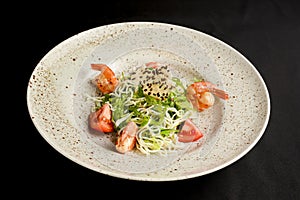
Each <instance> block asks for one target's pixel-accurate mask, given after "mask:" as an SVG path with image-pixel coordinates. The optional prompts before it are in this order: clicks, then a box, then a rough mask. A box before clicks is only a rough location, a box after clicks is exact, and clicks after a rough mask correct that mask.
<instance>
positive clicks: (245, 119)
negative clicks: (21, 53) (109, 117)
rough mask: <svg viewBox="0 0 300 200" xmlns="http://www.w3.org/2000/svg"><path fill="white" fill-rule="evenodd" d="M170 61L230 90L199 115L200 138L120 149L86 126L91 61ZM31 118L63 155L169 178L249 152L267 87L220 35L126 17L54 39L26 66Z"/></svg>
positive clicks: (259, 131)
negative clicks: (168, 149)
mask: <svg viewBox="0 0 300 200" xmlns="http://www.w3.org/2000/svg"><path fill="white" fill-rule="evenodd" d="M151 61H157V62H161V63H169V64H170V65H171V66H172V69H171V71H172V72H173V74H175V75H176V76H178V77H179V78H181V79H182V80H187V81H190V80H193V78H195V77H196V78H199V77H202V78H205V79H206V80H208V81H211V82H213V83H215V84H217V85H218V86H219V87H220V88H222V89H224V90H225V91H227V92H228V93H229V100H227V101H226V102H225V101H223V100H220V99H217V101H216V104H215V105H214V107H213V108H212V109H209V110H207V111H206V112H203V113H201V115H199V117H198V120H196V124H197V126H199V127H201V129H202V130H205V131H204V132H205V135H204V138H203V139H202V140H201V141H200V142H196V143H192V144H190V145H188V147H187V148H185V149H184V150H180V151H178V152H176V153H175V154H172V155H169V156H148V157H147V156H141V155H136V154H134V153H128V154H125V155H123V154H120V153H118V152H116V151H115V150H114V147H113V144H112V143H111V141H110V140H109V139H107V137H106V136H105V135H104V134H103V135H102V136H101V135H100V136H99V135H94V134H91V133H90V131H89V130H88V124H87V116H88V113H89V112H90V108H91V103H92V102H89V101H87V100H86V98H85V97H86V94H88V95H93V93H94V92H95V91H94V89H95V88H92V87H91V86H90V84H88V82H89V80H90V79H91V78H92V77H93V76H94V75H95V74H94V73H95V72H93V71H92V70H91V69H90V64H91V63H97V62H99V63H106V64H108V65H109V66H110V67H111V68H112V69H113V70H114V71H115V72H116V73H121V72H122V71H127V70H129V71H130V70H133V69H134V68H135V67H137V66H140V65H142V64H143V63H146V62H151ZM27 105H28V109H29V113H30V116H31V119H32V121H33V123H34V125H35V126H36V128H37V130H38V131H39V132H40V134H41V136H42V137H43V138H44V139H45V140H46V141H47V142H48V143H49V144H50V145H51V146H52V147H53V148H54V149H56V150H57V151H59V152H60V153H61V154H63V155H64V156H66V157H67V158H69V159H70V160H72V161H74V162H76V163H78V164H80V165H82V166H83V167H86V168H88V169H91V170H94V171H96V172H99V173H103V174H107V175H110V176H114V177H119V178H126V179H131V180H142V181H172V180H181V179H187V178H192V177H197V176H201V175H204V174H208V173H212V172H214V171H217V170H219V169H222V168H224V167H226V166H228V165H230V164H232V163H234V162H235V161H237V160H238V159H240V158H241V157H242V156H244V155H245V154H246V153H247V152H249V151H250V150H251V149H252V148H253V147H254V146H255V144H256V143H257V142H258V141H259V140H260V138H261V137H262V135H263V133H264V131H265V129H266V126H267V124H268V120H269V115H270V99H269V94H268V90H267V87H266V85H265V83H264V81H263V79H262V77H261V75H260V74H259V72H258V71H257V70H256V68H255V67H254V66H253V65H252V64H251V63H250V62H249V61H248V60H247V59H246V58H245V57H244V56H243V55H241V54H240V53H239V52H238V51H236V50H235V49H234V48H232V47H231V46H229V45H227V44H225V43H224V42H222V41H220V40H218V39H216V38H214V37H212V36H209V35H207V34H205V33H202V32H200V31H196V30H193V29H190V28H186V27H182V26H178V25H173V24H165V23H157V22H154V23H153V22H127V23H118V24H111V25H106V26H101V27H96V28H93V29H90V30H87V31H84V32H82V33H79V34H77V35H75V36H73V37H71V38H68V39H67V40H65V41H63V42H61V43H60V44H58V45H57V46H56V47H54V48H53V49H52V50H51V51H49V52H48V53H47V54H46V55H45V56H44V57H43V58H42V59H41V61H40V62H39V63H38V65H37V66H36V68H35V70H34V71H33V73H32V75H31V77H30V80H29V83H28V90H27Z"/></svg>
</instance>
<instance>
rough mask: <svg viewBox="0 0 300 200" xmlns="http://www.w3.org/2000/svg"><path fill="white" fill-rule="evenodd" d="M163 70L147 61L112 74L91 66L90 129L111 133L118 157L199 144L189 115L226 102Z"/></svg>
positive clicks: (212, 90)
mask: <svg viewBox="0 0 300 200" xmlns="http://www.w3.org/2000/svg"><path fill="white" fill-rule="evenodd" d="M169 67H170V66H169V65H167V64H162V63H158V62H149V63H145V64H144V65H142V66H140V67H139V68H137V69H136V70H134V71H133V72H131V73H128V74H124V73H122V74H121V75H120V76H116V75H115V73H114V72H113V71H112V70H111V69H110V67H109V66H107V65H105V64H91V68H92V69H94V70H98V71H100V74H99V75H97V76H96V77H95V78H94V79H93V83H94V84H95V86H97V88H98V90H99V95H97V96H93V97H90V98H92V100H93V101H94V103H95V104H94V107H93V108H92V111H91V113H90V114H89V119H88V122H89V126H90V128H92V129H94V130H96V131H99V132H102V133H106V134H114V135H115V137H116V142H115V147H116V150H117V151H118V152H120V153H126V152H129V151H132V150H138V151H139V152H141V153H143V154H146V155H149V154H152V153H159V154H165V153H167V152H169V151H174V150H177V149H178V148H180V147H181V146H182V144H186V143H190V142H196V141H198V140H200V139H201V138H202V137H203V133H202V132H201V131H200V129H199V128H198V127H197V126H196V125H195V124H194V123H193V119H192V116H193V114H194V113H195V112H202V111H204V110H205V109H208V108H209V107H211V106H213V104H214V101H215V99H214V98H215V97H214V96H217V97H220V98H222V99H224V100H227V99H228V98H229V97H228V94H227V93H226V92H225V91H223V90H221V89H218V88H217V87H216V86H215V85H213V84H212V83H210V82H207V81H203V80H198V81H196V82H194V83H191V84H189V86H188V87H186V86H185V85H184V84H183V82H182V81H181V80H180V79H179V78H177V77H173V76H172V73H171V71H170V69H169Z"/></svg>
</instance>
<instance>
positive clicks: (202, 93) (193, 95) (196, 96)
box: [187, 81, 229, 111]
mask: <svg viewBox="0 0 300 200" xmlns="http://www.w3.org/2000/svg"><path fill="white" fill-rule="evenodd" d="M214 95H216V96H218V97H220V98H222V99H224V100H227V99H228V98H229V96H228V94H227V93H226V92H225V91H223V90H221V89H219V88H217V86H216V85H214V84H212V83H210V82H207V81H198V82H195V83H192V84H191V85H190V86H188V88H187V97H188V99H189V100H190V102H191V103H192V104H193V106H194V108H195V109H197V110H198V111H203V110H205V109H207V108H209V107H211V106H212V105H214V102H215V97H214Z"/></svg>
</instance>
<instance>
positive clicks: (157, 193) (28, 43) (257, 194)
mask: <svg viewBox="0 0 300 200" xmlns="http://www.w3.org/2000/svg"><path fill="white" fill-rule="evenodd" d="M18 6H19V9H20V10H22V11H21V12H14V13H15V14H16V15H18V17H17V18H16V19H15V18H14V20H15V21H13V24H15V26H14V27H11V29H10V30H12V32H13V33H12V34H11V36H13V38H12V40H11V41H12V42H16V41H17V42H18V44H15V45H14V47H13V48H14V51H18V52H20V51H21V52H20V54H18V56H14V60H10V62H11V61H13V62H14V63H17V67H14V68H13V67H11V69H13V72H11V73H14V74H15V75H14V76H13V77H12V78H13V82H14V84H17V85H16V86H15V87H17V88H19V90H20V88H21V93H20V92H16V91H15V90H13V93H14V94H15V93H17V94H18V95H17V97H14V98H13V99H14V100H16V101H18V103H14V105H11V106H10V107H12V108H11V109H12V110H13V112H10V114H11V115H9V116H10V118H9V121H10V122H13V125H12V126H13V129H12V131H10V133H12V134H11V135H10V136H11V137H13V140H11V141H12V144H13V147H10V148H8V149H7V148H6V149H5V151H4V152H5V154H6V155H7V153H9V154H8V155H9V156H8V157H9V158H8V160H7V162H6V164H5V165H6V166H8V168H9V170H12V169H13V171H12V173H10V172H9V171H7V174H6V175H5V172H4V175H3V176H5V177H8V181H7V184H6V186H7V187H9V188H11V189H14V190H13V191H15V192H9V194H10V195H19V194H20V195H21V196H22V195H23V196H22V197H47V196H51V195H52V196H53V197H59V196H61V195H62V194H66V195H67V196H68V197H72V196H75V197H76V196H77V195H82V194H83V195H87V196H86V197H88V196H89V195H95V197H97V198H98V199H103V198H104V196H108V198H111V197H114V198H117V199H121V198H145V197H146V198H147V197H149V199H157V198H160V197H163V198H168V199H177V198H184V199H230V200H232V199H251V200H253V199H264V200H265V199H300V181H299V178H300V173H299V171H300V156H299V150H300V140H299V139H300V128H299V127H300V126H299V125H300V120H299V119H300V118H299V111H300V109H299V108H300V106H299V99H300V89H299V86H300V81H299V79H300V59H299V55H300V46H299V45H300V3H298V2H297V1H280V0H266V1H248V0H245V1H216V0H209V1H200V0H199V1H189V0H185V1H177V0H172V1H171V0H170V1H169V0H167V1H154V0H153V1H130V0H128V1H116V0H112V1H110V2H100V4H99V3H98V4H93V3H88V2H79V3H76V2H74V3H70V4H68V3H65V4H64V5H61V4H55V3H54V2H51V3H50V2H48V3H46V2H42V1H41V2H40V3H37V4H35V7H32V9H31V10H30V11H29V10H27V9H25V10H24V9H21V8H22V5H21V4H18ZM24 6H25V5H24ZM12 15H13V14H12V13H11V16H10V17H12ZM128 21H153V22H164V23H171V24H177V25H181V26H186V27H189V28H193V29H195V30H199V31H202V32H204V33H207V34H210V35H212V36H214V37H216V38H218V39H220V40H222V41H224V42H226V43H227V44H229V45H231V46H232V47H234V48H235V49H236V50H238V51H239V52H241V53H242V54H243V55H244V56H245V57H247V58H248V59H249V60H250V61H251V62H252V64H253V65H254V66H255V67H256V68H257V70H258V71H259V72H260V74H261V75H262V77H263V79H264V80H265V83H266V85H267V87H268V89H269V93H270V98H271V116H270V121H269V124H268V126H267V128H266V131H265V133H264V135H263V137H262V138H261V140H260V141H259V142H258V143H257V145H256V146H255V147H254V148H253V149H252V150H251V151H250V152H249V153H248V154H246V155H245V156H244V157H242V158H241V159H239V160H238V161H237V162H235V163H233V164H232V165H230V166H228V167H226V168H224V169H221V170H219V171H216V172H214V173H211V174H208V175H205V176H201V177H196V178H192V179H187V180H181V181H171V182H140V181H133V180H126V179H121V178H116V177H110V176H108V175H103V174H100V173H96V172H94V171H92V170H89V169H86V168H84V167H82V166H80V165H78V164H76V163H74V162H72V161H71V160H69V159H67V158H66V157H64V156H63V155H61V154H60V153H59V152H57V151H56V150H55V149H53V148H52V147H51V146H50V145H49V144H48V143H47V142H46V141H45V140H44V139H43V138H42V137H41V135H40V134H39V132H38V131H37V129H36V128H35V126H34V125H33V123H32V121H31V119H30V116H29V113H28V109H27V104H26V90H27V84H28V81H29V77H30V75H31V73H32V71H33V70H34V68H35V66H36V65H37V63H38V62H39V61H40V59H42V57H43V56H44V55H45V54H47V53H48V51H50V50H51V49H52V48H53V47H54V46H56V45H57V44H59V43H60V42H62V41H63V40H65V39H67V38H69V37H71V36H73V35H75V34H77V33H80V32H82V31H85V30H88V29H90V28H95V27H98V26H102V25H107V24H112V23H118V22H128ZM2 59H4V58H2ZM7 59H8V58H7ZM16 68H17V70H16ZM20 85H21V86H22V87H20ZM16 114H18V117H16V116H15V115H16ZM20 115H21V116H20ZM12 119H13V120H12ZM20 119H21V120H20ZM16 122H17V124H16ZM10 130H11V129H10ZM6 135H7V134H6ZM12 135H13V136H12ZM2 143H4V144H3V145H4V146H5V143H6V141H2ZM8 183H9V184H8ZM25 188H26V189H25ZM21 189H23V190H22V192H21ZM18 191H20V193H19V192H18ZM103 195H104V196H103Z"/></svg>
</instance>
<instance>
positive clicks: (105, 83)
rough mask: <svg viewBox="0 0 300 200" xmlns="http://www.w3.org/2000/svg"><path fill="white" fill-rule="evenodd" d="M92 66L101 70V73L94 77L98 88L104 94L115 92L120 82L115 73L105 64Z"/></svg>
mask: <svg viewBox="0 0 300 200" xmlns="http://www.w3.org/2000/svg"><path fill="white" fill-rule="evenodd" d="M91 68H92V69H94V70H98V71H101V73H100V74H99V75H98V76H96V77H95V79H94V82H95V84H96V85H97V87H98V89H99V90H100V91H101V92H102V93H103V94H108V93H111V92H113V91H114V90H115V88H116V87H117V85H118V83H119V80H118V79H117V78H116V76H115V73H114V72H113V71H112V70H111V69H110V68H109V67H108V66H107V65H105V64H91Z"/></svg>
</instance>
